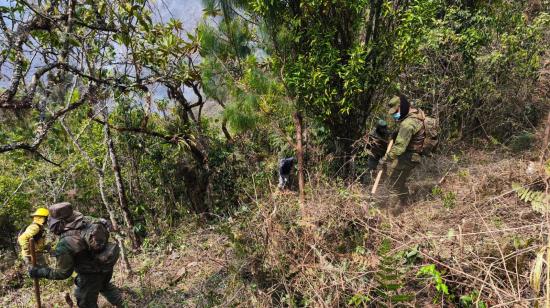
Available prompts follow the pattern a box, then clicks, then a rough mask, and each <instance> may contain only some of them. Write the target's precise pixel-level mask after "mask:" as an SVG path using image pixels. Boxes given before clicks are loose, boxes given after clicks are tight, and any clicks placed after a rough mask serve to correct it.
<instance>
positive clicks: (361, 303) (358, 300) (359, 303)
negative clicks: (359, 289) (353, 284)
mask: <svg viewBox="0 0 550 308" xmlns="http://www.w3.org/2000/svg"><path fill="white" fill-rule="evenodd" d="M369 302H370V298H369V297H368V296H366V295H364V294H361V293H357V294H355V295H353V296H352V297H351V298H350V300H349V301H348V305H350V306H354V307H367V304H368V303H369Z"/></svg>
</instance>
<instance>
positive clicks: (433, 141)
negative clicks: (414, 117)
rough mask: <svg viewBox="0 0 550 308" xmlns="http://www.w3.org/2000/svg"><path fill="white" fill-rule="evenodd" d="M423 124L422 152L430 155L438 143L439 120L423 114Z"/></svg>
mask: <svg viewBox="0 0 550 308" xmlns="http://www.w3.org/2000/svg"><path fill="white" fill-rule="evenodd" d="M423 124H424V141H423V142H422V154H423V155H430V154H431V153H433V152H434V151H435V149H436V148H437V145H438V144H439V121H437V119H435V118H432V117H430V116H425V118H424V121H423Z"/></svg>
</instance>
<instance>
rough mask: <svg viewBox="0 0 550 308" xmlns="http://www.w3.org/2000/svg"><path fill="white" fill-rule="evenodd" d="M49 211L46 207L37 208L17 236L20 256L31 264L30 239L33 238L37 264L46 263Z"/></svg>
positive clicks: (43, 264)
mask: <svg viewBox="0 0 550 308" xmlns="http://www.w3.org/2000/svg"><path fill="white" fill-rule="evenodd" d="M48 216H49V211H48V209H46V208H38V209H36V211H35V212H34V213H32V214H31V217H32V223H31V224H30V225H28V226H27V228H25V229H24V230H23V231H22V232H21V233H20V234H19V236H18V237H17V242H18V243H19V247H21V257H22V258H23V260H24V261H25V262H26V263H27V264H28V265H30V264H31V250H30V245H29V242H30V239H31V238H32V239H34V243H35V250H36V262H37V264H39V265H42V266H45V265H46V253H47V250H48V249H47V245H46V226H47V225H46V221H47V220H48Z"/></svg>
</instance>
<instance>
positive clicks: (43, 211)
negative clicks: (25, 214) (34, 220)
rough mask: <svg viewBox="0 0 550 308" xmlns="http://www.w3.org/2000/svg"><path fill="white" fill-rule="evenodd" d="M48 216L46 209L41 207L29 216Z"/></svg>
mask: <svg viewBox="0 0 550 308" xmlns="http://www.w3.org/2000/svg"><path fill="white" fill-rule="evenodd" d="M48 215H50V212H49V211H48V209H46V208H43V207H39V208H37V209H36V211H35V212H34V213H32V214H31V216H32V217H34V216H42V217H48Z"/></svg>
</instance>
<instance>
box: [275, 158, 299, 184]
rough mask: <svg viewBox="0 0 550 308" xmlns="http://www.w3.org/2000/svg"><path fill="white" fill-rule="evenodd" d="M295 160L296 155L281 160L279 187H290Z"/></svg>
mask: <svg viewBox="0 0 550 308" xmlns="http://www.w3.org/2000/svg"><path fill="white" fill-rule="evenodd" d="M295 161H296V158H295V157H288V158H283V159H281V160H280V161H279V185H278V187H279V189H281V190H284V189H286V188H288V182H289V179H290V172H291V171H292V167H293V166H294V162H295Z"/></svg>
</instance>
